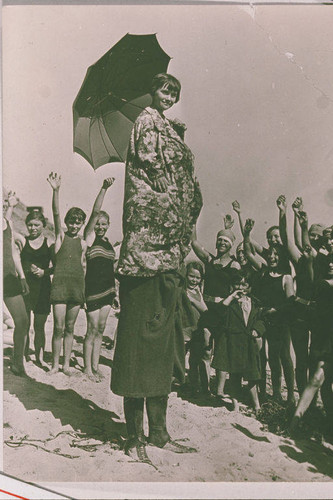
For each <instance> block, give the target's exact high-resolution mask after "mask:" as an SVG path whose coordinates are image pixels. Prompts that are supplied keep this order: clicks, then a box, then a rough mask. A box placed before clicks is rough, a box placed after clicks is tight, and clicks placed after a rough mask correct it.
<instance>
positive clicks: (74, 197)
mask: <svg viewBox="0 0 333 500" xmlns="http://www.w3.org/2000/svg"><path fill="white" fill-rule="evenodd" d="M2 16H3V19H2V22H3V184H4V186H5V187H6V188H7V189H13V190H14V191H16V193H17V195H18V196H19V198H20V199H21V200H22V201H23V202H24V203H25V204H26V205H42V206H43V207H44V211H45V214H46V215H47V216H48V217H50V218H51V217H52V214H51V196H52V192H51V188H50V187H49V185H48V183H47V182H46V178H47V176H48V174H49V172H51V171H56V172H58V173H59V174H61V176H62V182H63V184H62V187H61V192H60V203H61V212H62V216H64V215H65V212H66V211H67V210H68V208H70V207H71V206H79V207H81V208H83V209H84V210H85V211H86V212H89V211H90V210H91V207H92V204H93V202H94V198H95V196H96V195H97V192H98V190H99V189H100V186H101V184H102V181H103V179H104V178H105V177H109V176H114V177H115V179H116V180H115V184H114V185H113V186H112V188H111V189H110V190H109V192H108V193H107V195H106V199H105V204H104V208H105V210H107V211H108V212H109V213H110V215H111V219H112V226H111V229H110V233H109V237H110V239H111V241H117V240H120V239H121V237H122V233H121V215H122V200H123V190H124V164H121V163H113V164H108V165H105V166H103V167H101V168H99V169H98V170H97V171H96V172H94V171H93V169H92V168H91V166H90V165H89V164H88V162H87V161H86V160H85V159H84V158H82V157H81V156H80V155H78V154H77V153H74V152H73V147H72V143H73V136H72V128H73V123H72V104H73V101H74V99H75V97H76V95H77V93H78V91H79V89H80V86H81V84H82V82H83V80H84V77H85V74H86V70H87V68H88V67H89V66H90V65H91V64H93V63H94V62H96V61H97V60H98V59H99V58H100V57H101V56H102V55H103V54H104V53H105V52H107V51H108V50H109V49H110V47H112V46H113V45H114V44H115V43H116V42H117V41H118V40H119V39H120V38H122V37H123V36H124V35H125V34H126V33H133V34H145V33H156V34H157V38H158V41H159V43H160V45H161V46H162V48H163V49H164V51H165V52H166V53H167V54H169V56H170V57H171V58H172V59H171V61H170V64H169V68H168V71H169V72H170V73H171V74H174V75H175V76H176V77H177V78H179V80H180V81H181V84H182V93H181V99H180V102H179V103H177V104H176V105H175V106H174V107H173V108H172V109H171V110H170V111H169V112H168V116H169V117H178V118H180V119H181V120H182V121H184V122H185V123H186V124H187V132H186V142H187V144H188V145H189V146H190V148H191V149H192V151H193V153H194V155H195V168H196V174H197V177H198V179H199V182H200V185H201V188H202V192H203V198H204V207H203V210H202V213H201V215H200V219H199V222H198V236H199V239H200V240H201V241H202V243H203V244H204V245H205V246H206V248H208V249H209V250H210V251H212V250H213V249H214V242H215V234H216V232H217V230H219V229H220V228H221V225H222V216H223V214H226V213H230V212H231V211H232V209H231V202H232V201H233V200H235V199H237V200H238V201H239V202H240V204H241V207H242V211H243V213H244V217H251V218H254V219H255V220H256V226H255V229H254V236H255V237H256V238H257V239H258V240H259V241H263V239H264V235H265V231H266V229H267V228H268V227H269V226H270V225H272V224H276V223H277V221H278V211H277V208H276V204H275V200H276V198H277V197H278V196H279V195H280V194H285V195H286V196H287V200H288V202H289V205H291V203H292V201H293V199H294V198H295V197H296V196H302V197H303V200H304V205H305V209H306V210H307V211H308V213H309V219H310V222H323V223H324V224H327V225H331V224H332V223H333V214H332V212H333V169H332V165H333V141H332V137H333V87H332V81H333V57H332V51H333V30H332V26H333V9H332V8H331V6H325V5H308V6H305V5H264V6H252V7H251V6H235V5H234V6H233V5H205V6H202V5H201V6H199V5H188V6H184V5H160V6H158V5H150V6H147V5H146V6H126V5H114V6H93V5H90V6H69V5H62V6H5V7H3V12H2ZM235 232H236V235H237V237H238V239H240V233H239V230H238V227H237V226H236V230H235Z"/></svg>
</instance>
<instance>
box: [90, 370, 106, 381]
mask: <svg viewBox="0 0 333 500" xmlns="http://www.w3.org/2000/svg"><path fill="white" fill-rule="evenodd" d="M92 372H93V374H94V375H95V377H96V378H97V381H98V382H101V381H102V380H104V379H105V375H103V373H102V372H101V371H100V370H98V369H97V370H94V369H93V370H92Z"/></svg>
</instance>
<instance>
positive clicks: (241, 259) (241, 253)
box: [236, 249, 247, 266]
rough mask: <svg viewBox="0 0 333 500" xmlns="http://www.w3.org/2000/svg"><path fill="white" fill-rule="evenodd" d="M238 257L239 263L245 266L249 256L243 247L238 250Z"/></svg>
mask: <svg viewBox="0 0 333 500" xmlns="http://www.w3.org/2000/svg"><path fill="white" fill-rule="evenodd" d="M236 257H237V260H238V263H239V264H240V265H241V266H245V265H246V264H247V258H246V256H245V253H244V250H243V249H239V250H237V252H236Z"/></svg>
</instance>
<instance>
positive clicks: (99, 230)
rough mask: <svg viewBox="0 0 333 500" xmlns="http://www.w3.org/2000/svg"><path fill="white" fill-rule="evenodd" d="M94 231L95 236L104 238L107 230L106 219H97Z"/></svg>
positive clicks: (107, 223)
mask: <svg viewBox="0 0 333 500" xmlns="http://www.w3.org/2000/svg"><path fill="white" fill-rule="evenodd" d="M94 229H95V234H96V236H101V237H103V236H105V233H106V231H107V230H108V229H109V222H108V220H107V219H106V217H99V218H98V219H97V222H96V224H95V227H94Z"/></svg>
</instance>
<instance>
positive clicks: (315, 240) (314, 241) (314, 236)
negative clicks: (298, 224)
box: [309, 231, 322, 250]
mask: <svg viewBox="0 0 333 500" xmlns="http://www.w3.org/2000/svg"><path fill="white" fill-rule="evenodd" d="M309 240H310V243H311V246H312V247H313V248H314V249H315V250H319V248H320V247H321V243H322V237H321V236H320V235H319V234H318V233H316V232H312V231H309Z"/></svg>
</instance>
